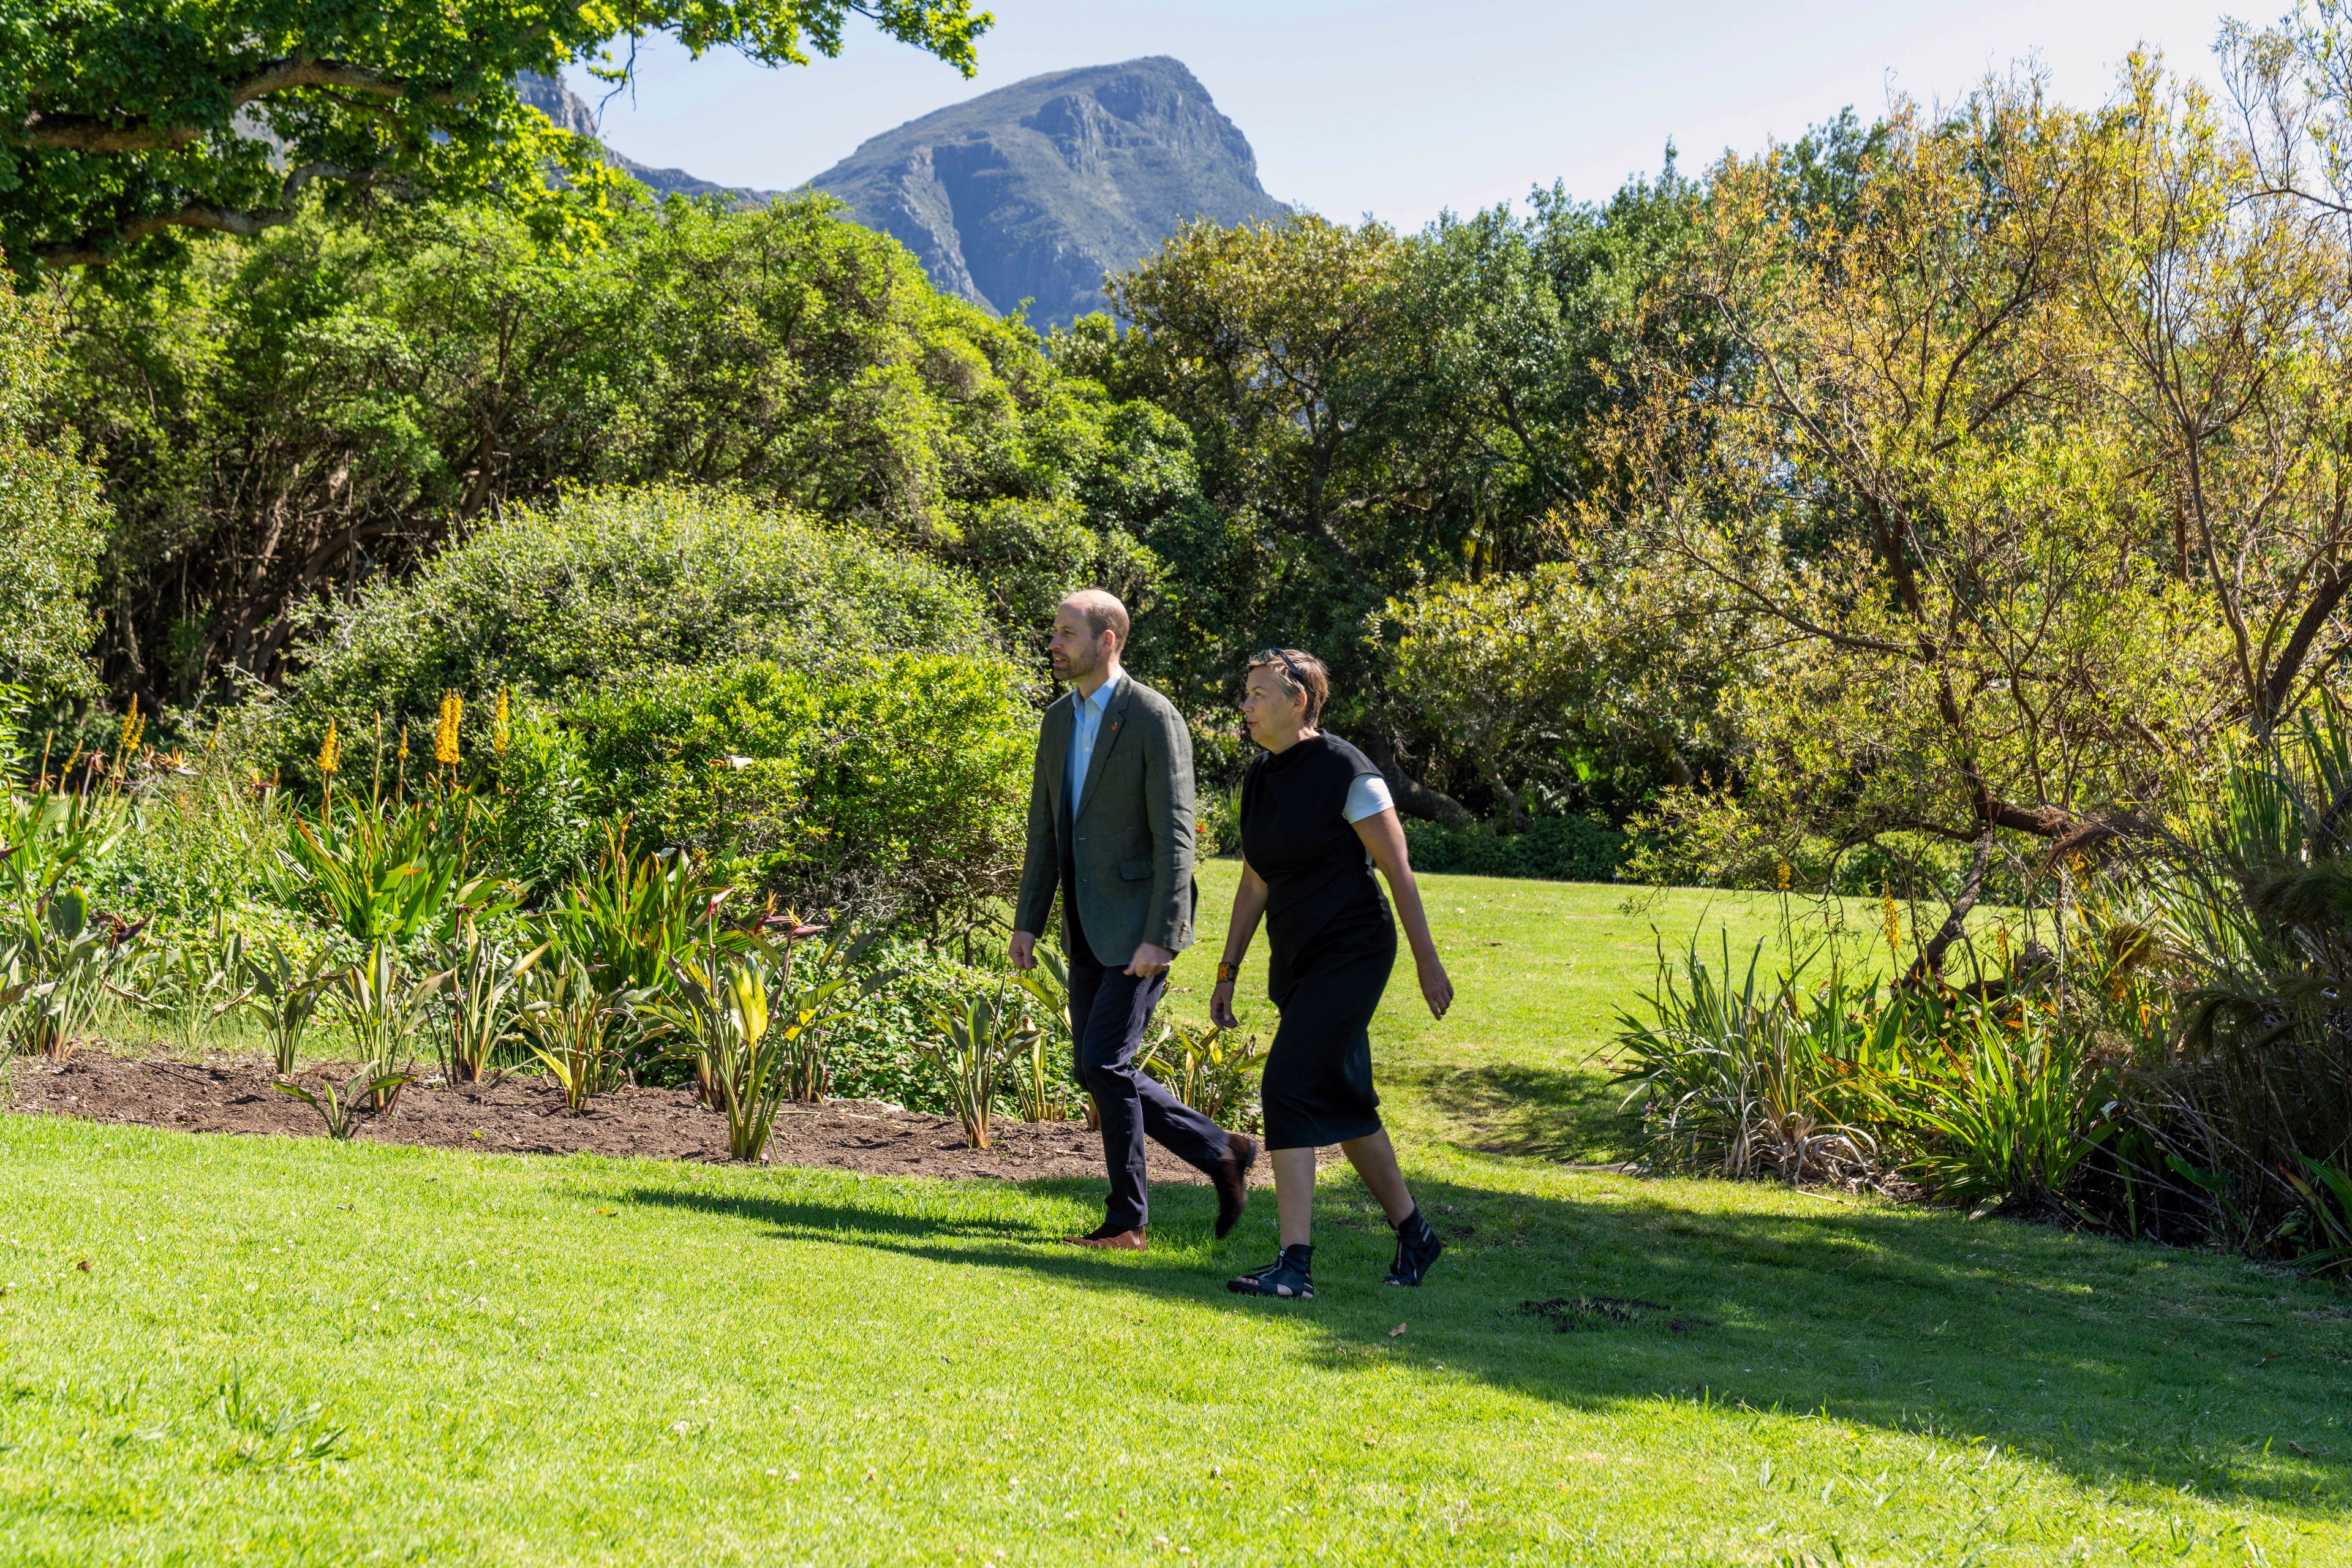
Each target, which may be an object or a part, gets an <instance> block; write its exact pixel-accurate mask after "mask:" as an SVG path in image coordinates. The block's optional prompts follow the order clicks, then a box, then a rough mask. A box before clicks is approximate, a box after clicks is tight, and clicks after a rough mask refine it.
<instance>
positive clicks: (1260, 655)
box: [1250, 647, 1307, 691]
mask: <svg viewBox="0 0 2352 1568" xmlns="http://www.w3.org/2000/svg"><path fill="white" fill-rule="evenodd" d="M1276 659H1280V660H1281V661H1282V668H1285V669H1286V670H1288V671H1290V679H1293V680H1295V681H1297V682H1298V687H1299V689H1300V690H1302V691H1303V690H1305V689H1307V677H1306V676H1305V675H1303V674H1301V673H1300V672H1299V668H1298V667H1297V665H1295V664H1293V663H1291V662H1290V656H1289V655H1288V654H1286V653H1285V652H1283V651H1282V649H1280V648H1278V647H1262V648H1260V649H1258V650H1257V652H1255V653H1254V654H1252V655H1251V656H1250V663H1252V664H1254V665H1257V664H1272V663H1273V662H1274V661H1275V660H1276Z"/></svg>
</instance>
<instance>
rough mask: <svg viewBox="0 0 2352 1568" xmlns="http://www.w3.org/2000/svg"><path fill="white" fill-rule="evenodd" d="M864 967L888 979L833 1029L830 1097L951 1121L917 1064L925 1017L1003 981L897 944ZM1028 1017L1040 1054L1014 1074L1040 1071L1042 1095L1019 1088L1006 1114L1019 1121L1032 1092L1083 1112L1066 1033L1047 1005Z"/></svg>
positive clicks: (936, 1086) (875, 983) (938, 1090)
mask: <svg viewBox="0 0 2352 1568" xmlns="http://www.w3.org/2000/svg"><path fill="white" fill-rule="evenodd" d="M863 967H864V968H865V970H866V972H867V973H869V974H876V975H879V974H887V976H888V978H887V980H884V979H878V978H877V979H868V980H866V982H864V984H866V995H865V996H864V997H863V998H862V999H861V1000H860V1001H859V1003H858V1004H857V1005H856V1007H855V1008H853V1009H852V1010H851V1012H850V1015H849V1016H848V1017H846V1018H845V1019H844V1020H842V1022H840V1023H839V1024H837V1025H835V1026H834V1031H833V1035H832V1038H831V1040H830V1042H829V1044H828V1046H827V1054H828V1056H829V1058H830V1060H831V1064H832V1068H833V1092H834V1093H835V1095H837V1096H839V1097H841V1098H843V1099H850V1100H882V1101H884V1102H886V1103H887V1104H891V1105H903V1106H905V1107H907V1109H908V1110H923V1111H929V1112H931V1113H932V1114H934V1115H952V1114H953V1113H954V1108H953V1106H952V1105H950V1102H949V1100H948V1097H947V1094H946V1092H945V1086H944V1085H943V1084H942V1083H941V1082H940V1079H938V1077H937V1075H936V1074H934V1073H933V1072H932V1071H931V1070H930V1069H929V1067H928V1066H927V1064H925V1063H924V1062H923V1061H922V1060H921V1058H920V1056H919V1052H920V1050H921V1048H922V1046H923V1042H924V1041H925V1039H926V1038H927V1037H929V1035H930V1033H931V1023H930V1019H931V1016H932V1015H933V1014H934V1013H940V1012H944V1011H946V1010H948V1009H949V1008H950V1007H952V1006H954V1005H957V1003H958V1002H959V1000H960V999H961V998H962V997H964V996H968V995H973V994H983V993H985V994H994V993H995V991H996V990H997V989H998V988H999V987H1001V986H1002V985H1003V983H1004V978H1005V977H1004V975H1003V973H1002V972H1000V971H997V970H993V969H987V968H982V967H980V966H978V965H975V964H969V963H960V962H958V961H957V960H956V959H955V958H954V957H953V956H952V955H950V954H949V953H946V952H940V951H939V950H938V949H937V948H934V947H931V946H929V945H928V944H925V943H922V942H915V941H911V940H908V939H903V938H902V939H900V940H898V941H896V942H886V943H884V944H882V945H880V946H878V947H877V948H876V949H874V950H873V951H872V952H869V953H868V954H867V955H866V962H865V964H864V965H863ZM1033 973H1034V972H1033ZM1029 1012H1030V1016H1031V1019H1032V1021H1033V1022H1034V1023H1035V1024H1036V1025H1037V1026H1038V1027H1039V1030H1040V1032H1041V1034H1042V1036H1043V1037H1044V1041H1045V1050H1044V1053H1043V1056H1042V1058H1040V1059H1039V1060H1036V1061H1034V1062H1033V1061H1031V1060H1029V1059H1028V1057H1027V1054H1026V1053H1024V1058H1023V1060H1022V1061H1020V1062H1016V1063H1015V1068H1016V1070H1017V1071H1019V1072H1021V1073H1022V1074H1023V1075H1024V1076H1026V1075H1027V1074H1028V1072H1029V1071H1030V1069H1031V1068H1042V1069H1043V1071H1044V1073H1045V1080H1046V1081H1045V1084H1044V1085H1043V1086H1042V1092H1039V1091H1038V1089H1036V1087H1035V1086H1031V1085H1024V1086H1022V1088H1021V1092H1020V1093H1018V1094H1015V1095H1013V1098H1012V1099H1011V1100H1009V1101H1008V1104H1007V1109H1010V1110H1013V1112H1014V1113H1015V1114H1020V1101H1021V1100H1022V1099H1023V1098H1024V1097H1026V1096H1028V1095H1030V1094H1031V1093H1033V1092H1037V1093H1038V1098H1040V1099H1041V1100H1045V1102H1047V1103H1058V1104H1061V1105H1066V1106H1077V1105H1083V1104H1084V1103H1085V1091H1084V1090H1082V1089H1080V1088H1079V1087H1078V1081H1077V1074H1076V1064H1075V1063H1074V1062H1073V1061H1072V1060H1071V1057H1070V1049H1069V1031H1068V1028H1067V1027H1066V1026H1064V1025H1063V1024H1061V1022H1060V1020H1059V1019H1058V1018H1057V1017H1056V1016H1055V1015H1054V1010H1053V1007H1052V1005H1050V1004H1047V1003H1043V1002H1033V1004H1032V1005H1031V1006H1030V1008H1029Z"/></svg>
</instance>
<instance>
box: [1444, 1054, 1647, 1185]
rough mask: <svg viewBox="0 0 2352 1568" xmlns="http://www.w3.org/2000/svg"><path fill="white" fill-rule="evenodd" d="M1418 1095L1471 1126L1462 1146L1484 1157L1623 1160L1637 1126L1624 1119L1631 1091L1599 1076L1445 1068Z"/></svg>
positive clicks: (1505, 1067)
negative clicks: (1622, 1111)
mask: <svg viewBox="0 0 2352 1568" xmlns="http://www.w3.org/2000/svg"><path fill="white" fill-rule="evenodd" d="M1415 1087H1416V1088H1417V1089H1419V1090H1420V1092H1422V1093H1423V1094H1424V1095H1426V1096H1427V1097H1428V1099H1429V1100H1430V1103H1432V1104H1433V1105H1434V1106H1436V1107H1437V1108H1438V1109H1439V1110H1442V1111H1444V1113H1445V1114H1446V1115H1447V1116H1449V1117H1451V1118H1453V1119H1454V1120H1455V1121H1461V1122H1465V1123H1467V1124H1468V1126H1469V1129H1470V1134H1469V1136H1467V1137H1465V1138H1462V1139H1460V1140H1458V1142H1460V1144H1461V1146H1462V1147H1464V1148H1465V1149H1471V1150H1475V1151H1476V1152H1479V1153H1482V1154H1527V1155H1533V1156H1535V1157H1536V1158H1538V1159H1543V1160H1560V1161H1570V1162H1576V1161H1584V1162H1601V1161H1609V1160H1622V1159H1623V1158H1625V1157H1626V1155H1627V1153H1628V1152H1630V1150H1631V1148H1632V1146H1633V1134H1634V1132H1635V1131H1637V1128H1638V1124H1637V1122H1636V1121H1635V1120H1634V1119H1633V1118H1632V1117H1629V1116H1624V1115H1622V1114H1620V1112H1619V1110H1618V1105H1619V1102H1620V1101H1621V1100H1623V1099H1624V1091H1623V1090H1622V1089H1621V1088H1619V1087H1617V1086H1616V1085H1613V1084H1612V1083H1611V1082H1610V1081H1609V1078H1608V1075H1607V1074H1606V1073H1604V1072H1602V1071H1601V1069H1600V1068H1590V1069H1587V1070H1585V1071H1580V1072H1579V1071H1562V1070H1561V1069H1559V1068H1543V1067H1530V1066H1528V1065H1527V1064H1525V1063H1521V1062H1493V1063H1481V1064H1480V1065H1478V1066H1476V1067H1441V1068H1431V1069H1429V1070H1427V1071H1425V1072H1424V1073H1423V1074H1422V1075H1421V1076H1420V1078H1419V1079H1418V1080H1417V1082H1416V1084H1415Z"/></svg>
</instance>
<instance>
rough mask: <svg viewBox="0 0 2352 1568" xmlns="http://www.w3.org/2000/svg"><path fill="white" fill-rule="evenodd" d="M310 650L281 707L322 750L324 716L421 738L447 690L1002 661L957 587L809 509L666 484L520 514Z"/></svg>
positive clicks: (560, 688) (371, 595)
mask: <svg viewBox="0 0 2352 1568" xmlns="http://www.w3.org/2000/svg"><path fill="white" fill-rule="evenodd" d="M312 637H313V640H312V642H311V643H310V645H309V647H310V658H309V660H308V662H307V664H306V667H305V668H304V669H303V670H302V672H301V673H300V674H299V675H298V676H297V677H296V678H295V679H293V680H292V681H291V682H289V685H288V687H287V692H286V699H285V703H284V706H287V707H289V708H290V709H292V710H294V711H296V712H298V713H299V714H301V715H302V716H303V721H304V723H305V726H306V727H305V728H304V729H303V731H301V734H300V737H299V738H300V740H301V741H302V742H308V744H310V746H313V747H315V745H316V743H317V737H316V731H318V730H319V729H320V728H321V727H322V725H323V721H324V718H325V716H326V715H327V714H329V713H336V714H340V715H341V718H342V721H343V723H344V725H345V727H346V732H347V733H350V732H353V731H352V726H353V725H355V724H358V723H361V722H369V721H372V719H371V716H372V715H373V714H376V713H381V714H382V715H383V718H384V720H385V721H386V722H388V723H394V724H397V723H398V722H401V721H407V722H410V723H412V724H417V725H424V724H429V723H430V722H431V721H432V717H433V715H434V714H435V713H436V710H437V708H438V704H439V702H440V700H441V694H442V693H443V692H445V691H452V690H454V691H458V692H463V693H466V694H467V695H468V696H469V697H470V698H471V699H472V700H474V701H475V702H476V703H477V704H481V703H483V702H485V701H486V700H488V698H489V697H491V696H493V695H495V694H496V693H497V692H498V691H499V689H500V688H503V687H511V688H513V689H516V690H518V691H520V692H524V693H527V694H530V695H534V696H539V697H545V698H551V699H552V698H564V699H571V698H576V697H579V696H581V695H583V694H586V693H589V692H593V691H594V690H596V689H600V688H604V687H605V686H606V685H608V684H609V683H610V682H612V681H613V680H614V679H616V678H619V677H623V676H627V675H631V674H635V673H637V672H640V671H645V670H649V669H656V668H667V667H678V666H695V665H702V664H709V663H723V662H726V661H729V660H732V659H739V658H764V659H768V660H771V661H773V662H776V663H780V664H783V665H787V666H790V667H793V668H825V667H829V666H837V665H846V664H851V663H854V662H855V661H856V660H857V659H859V658H867V657H873V656H878V655H883V654H887V653H890V652H894V651H901V650H903V651H908V652H936V653H958V654H967V655H982V654H986V653H989V652H991V651H992V650H993V648H994V647H995V640H994V635H993V632H992V628H991V626H990V625H989V622H988V619H987V616H986V615H985V613H984V610H983V608H982V605H980V604H979V602H978V601H977V599H976V596H975V595H973V594H972V592H971V586H970V584H968V583H966V582H965V581H963V580H962V579H961V578H959V577H958V576H956V575H955V574H951V573H948V572H943V571H941V570H940V568H938V567H937V566H935V565H932V564H930V563H928V562H925V561H923V560H921V559H919V558H918V557H915V556H912V555H910V554H908V552H904V551H899V550H894V549H892V548H890V547H889V546H887V545H885V544H881V543H877V542H875V541H874V540H873V539H872V538H871V537H869V536H867V535H866V534H863V533H860V532H856V531H846V530H843V529H840V528H836V527H830V526H827V525H825V524H824V523H821V522H818V521H815V520H814V519H812V518H810V517H808V516H807V515H805V514H803V513H795V512H791V511H785V510H775V509H772V508H768V507H762V506H758V505H755V504H752V503H751V502H748V501H746V500H741V499H739V498H734V497H730V496H728V495H725V494H722V493H717V492H712V491H703V490H690V489H667V488H665V489H644V490H626V491H622V490H584V491H573V492H570V493H567V494H566V495H564V496H563V497H562V498H561V499H560V500H557V501H556V502H555V503H554V504H553V505H551V506H550V507H547V508H545V509H544V510H541V509H538V508H531V507H519V508H516V509H514V510H510V511H509V512H507V513H506V514H505V515H504V516H502V517H500V518H499V520H498V521H494V522H491V523H488V525H486V526H484V527H483V528H481V529H480V530H478V531H476V532H474V533H473V534H471V535H470V536H468V537H467V539H466V540H465V542H462V543H460V544H457V545H456V546H453V547H452V548H451V549H449V550H447V551H445V552H442V553H441V554H439V555H437V556H436V557H435V558H434V560H433V562H432V563H431V564H430V565H428V566H426V567H425V569H424V570H423V571H421V572H419V573H417V574H415V575H414V576H412V577H409V578H405V579H403V580H400V581H396V582H395V581H385V582H382V583H378V584H373V585H372V586H371V587H369V588H367V589H365V590H362V592H361V593H360V594H359V595H357V596H356V597H354V598H353V599H352V600H350V601H349V602H347V603H345V604H341V605H335V606H334V607H333V608H332V610H331V612H330V615H329V616H328V618H327V619H325V620H324V621H323V623H322V624H321V625H320V626H319V627H318V629H317V630H316V631H315V632H314V633H313V634H312ZM486 716H487V710H485V717H486Z"/></svg>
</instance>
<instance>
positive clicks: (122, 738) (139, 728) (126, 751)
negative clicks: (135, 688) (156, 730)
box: [114, 692, 147, 768]
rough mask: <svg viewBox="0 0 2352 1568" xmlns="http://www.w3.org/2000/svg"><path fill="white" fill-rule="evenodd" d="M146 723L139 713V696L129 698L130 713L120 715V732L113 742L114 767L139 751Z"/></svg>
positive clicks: (135, 694) (132, 695)
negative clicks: (140, 739) (140, 738)
mask: <svg viewBox="0 0 2352 1568" xmlns="http://www.w3.org/2000/svg"><path fill="white" fill-rule="evenodd" d="M146 730H147V721H146V719H145V717H144V716H143V715H142V714H141V713H140V711H139V696H138V693H136V692H133V693H132V694H131V709H130V711H128V712H126V713H124V714H123V715H122V730H121V733H120V734H118V735H116V737H115V740H114V765H115V766H116V767H118V768H119V767H121V765H122V764H123V763H126V762H128V761H130V760H131V753H132V752H136V751H137V750H138V749H139V737H140V736H141V735H142V734H144V733H145V732H146Z"/></svg>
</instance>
